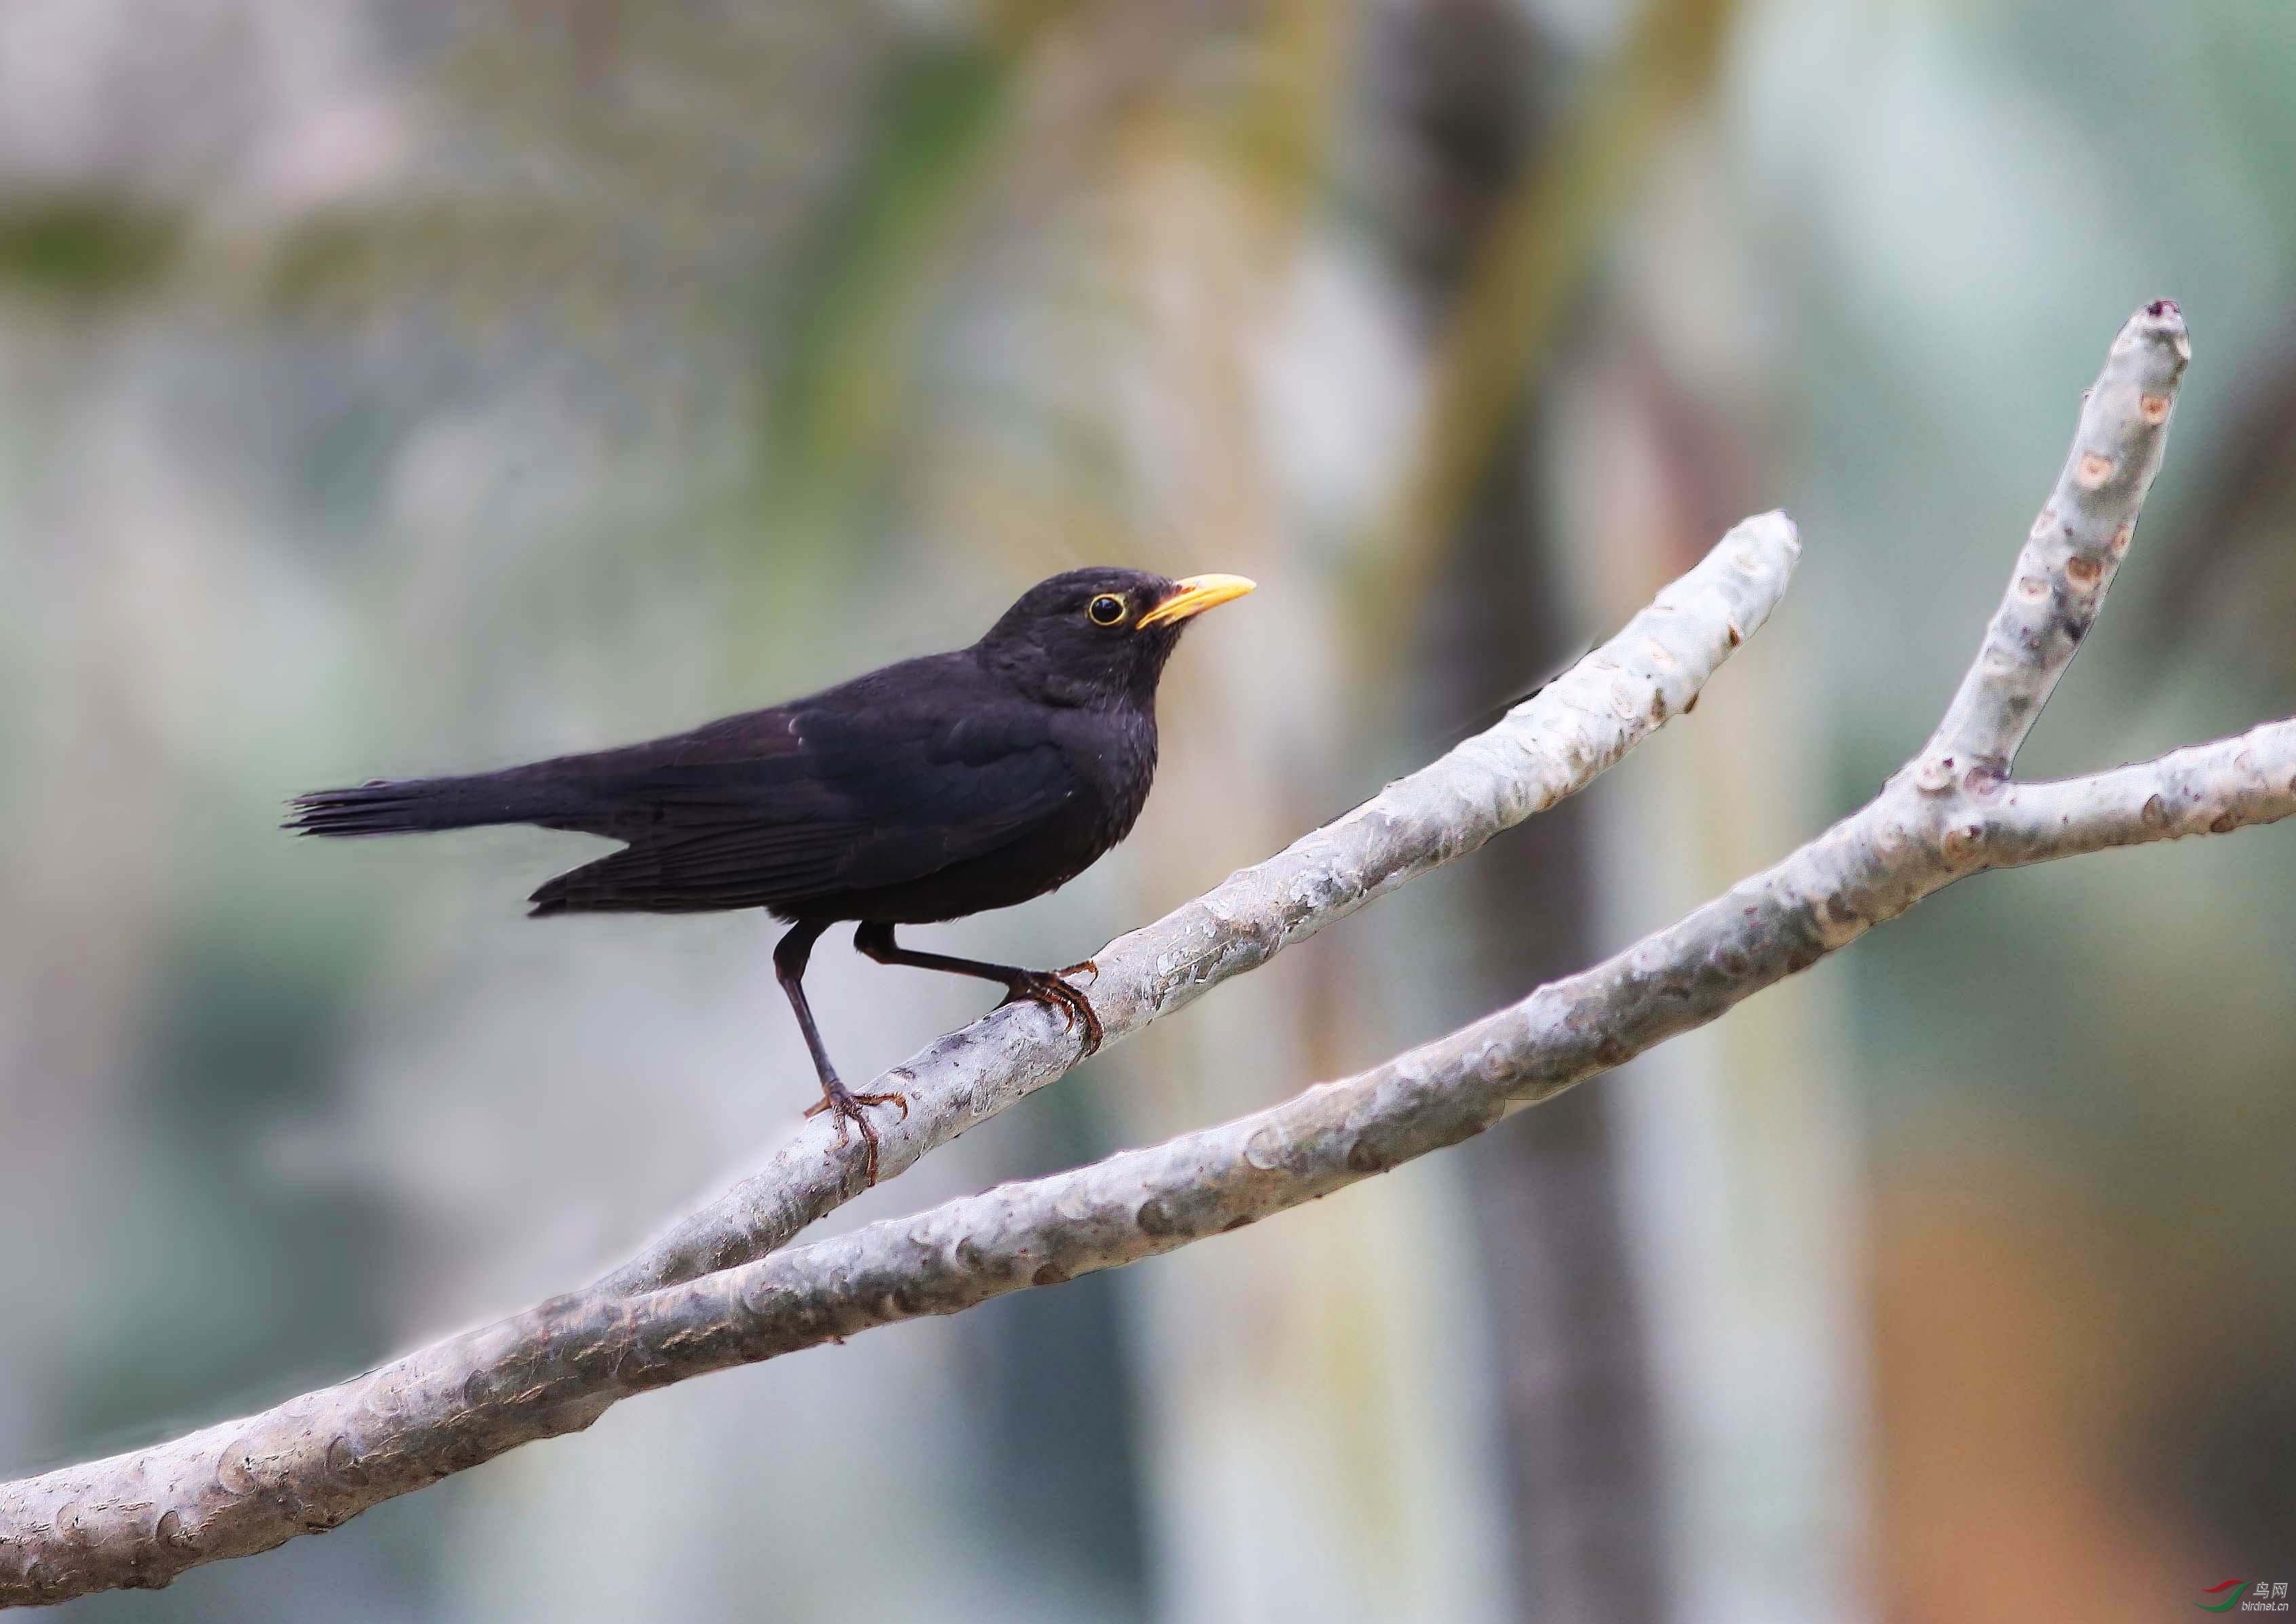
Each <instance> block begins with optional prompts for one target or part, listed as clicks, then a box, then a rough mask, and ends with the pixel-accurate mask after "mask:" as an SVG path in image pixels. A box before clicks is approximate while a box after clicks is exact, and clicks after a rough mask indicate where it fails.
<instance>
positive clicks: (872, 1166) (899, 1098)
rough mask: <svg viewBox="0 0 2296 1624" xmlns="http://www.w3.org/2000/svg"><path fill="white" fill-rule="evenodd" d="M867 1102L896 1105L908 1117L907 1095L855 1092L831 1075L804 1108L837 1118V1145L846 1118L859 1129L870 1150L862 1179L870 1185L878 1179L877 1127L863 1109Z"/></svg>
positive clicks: (814, 1114) (841, 1140)
mask: <svg viewBox="0 0 2296 1624" xmlns="http://www.w3.org/2000/svg"><path fill="white" fill-rule="evenodd" d="M868 1105H898V1106H899V1107H900V1108H901V1120H903V1121H905V1122H906V1120H908V1116H909V1096H908V1095H906V1094H856V1093H854V1092H853V1090H851V1089H850V1088H848V1087H846V1086H845V1085H844V1084H843V1083H840V1082H839V1081H838V1080H837V1079H835V1078H833V1077H831V1078H824V1079H822V1084H821V1097H820V1098H819V1099H817V1100H816V1101H815V1102H814V1103H812V1104H810V1105H808V1106H807V1107H806V1108H805V1114H806V1115H807V1116H808V1117H817V1116H819V1115H820V1114H821V1113H822V1112H823V1111H828V1112H829V1113H830V1114H831V1116H832V1117H833V1118H834V1119H835V1120H836V1122H837V1143H838V1144H839V1145H840V1146H842V1145H843V1144H845V1141H846V1137H847V1135H846V1131H845V1125H846V1124H847V1123H848V1122H850V1123H851V1124H853V1126H854V1127H856V1128H859V1129H860V1130H861V1143H862V1144H864V1145H865V1146H866V1147H867V1149H868V1152H869V1160H868V1169H867V1172H868V1177H867V1178H866V1180H865V1182H866V1183H868V1184H872V1185H873V1184H875V1183H876V1182H877V1130H876V1129H875V1128H873V1127H872V1126H871V1125H870V1122H869V1115H868V1112H867V1111H865V1110H864V1109H863V1107H864V1106H868Z"/></svg>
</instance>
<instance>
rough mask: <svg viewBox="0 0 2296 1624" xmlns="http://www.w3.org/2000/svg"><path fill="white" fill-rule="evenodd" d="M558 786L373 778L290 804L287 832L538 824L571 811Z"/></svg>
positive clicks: (494, 778) (490, 778)
mask: <svg viewBox="0 0 2296 1624" xmlns="http://www.w3.org/2000/svg"><path fill="white" fill-rule="evenodd" d="M565 801H566V796H565V793H564V791H562V790H561V789H559V788H558V787H557V786H554V785H550V784H546V783H533V782H521V781H519V780H517V779H514V778H511V777H509V776H507V775H492V774H490V775H481V776H479V777H473V778H407V779H401V780H399V781H397V782H390V781H387V780H384V779H380V778H378V779H374V780H373V781H371V782H369V783H362V784H359V785H357V786H356V787H354V788H350V789H343V790H314V791H312V792H311V793H310V794H308V795H298V796H297V797H295V799H294V800H291V801H290V802H288V803H287V804H288V806H289V807H290V808H292V809H291V812H290V813H289V815H288V817H287V821H286V822H285V823H284V824H281V825H280V826H281V827H282V828H285V829H291V830H293V831H294V832H295V833H298V834H324V835H361V834H419V833H425V832H427V831H430V830H434V829H472V828H477V827H480V826H481V825H483V824H527V823H534V822H537V821H539V820H541V819H544V818H547V817H550V816H553V815H555V814H558V813H561V812H563V811H564V810H566V807H565V804H564V803H565Z"/></svg>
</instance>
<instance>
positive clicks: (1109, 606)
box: [1085, 592, 1124, 626]
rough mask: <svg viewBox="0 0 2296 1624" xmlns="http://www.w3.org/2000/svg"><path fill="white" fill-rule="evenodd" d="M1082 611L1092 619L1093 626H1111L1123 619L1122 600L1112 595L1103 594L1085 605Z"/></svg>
mask: <svg viewBox="0 0 2296 1624" xmlns="http://www.w3.org/2000/svg"><path fill="white" fill-rule="evenodd" d="M1085 613H1086V614H1087V615H1089V616H1091V617H1092V623H1093V624H1094V625H1095V626H1113V625H1115V624H1116V623H1117V622H1118V621H1119V620H1121V619H1124V600H1123V599H1122V598H1119V597H1118V596H1117V595H1115V594H1113V593H1108V592H1103V593H1102V594H1101V595H1099V596H1098V597H1096V598H1095V599H1094V600H1093V601H1092V602H1091V603H1087V604H1086V605H1085Z"/></svg>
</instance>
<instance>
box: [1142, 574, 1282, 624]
mask: <svg viewBox="0 0 2296 1624" xmlns="http://www.w3.org/2000/svg"><path fill="white" fill-rule="evenodd" d="M1173 585H1174V586H1177V588H1178V590H1177V591H1176V592H1175V593H1173V594H1172V595H1171V596H1170V597H1169V598H1166V599H1165V600H1164V601H1163V602H1162V603H1159V604H1157V605H1156V607H1155V608H1153V609H1152V610H1150V611H1148V612H1147V613H1146V614H1144V615H1143V616H1141V617H1140V619H1139V623H1138V627H1137V629H1139V630H1141V631H1146V630H1147V629H1148V628H1149V627H1152V626H1163V625H1166V624H1167V623H1169V622H1170V621H1174V620H1185V619H1189V618H1191V617H1192V616H1195V615H1200V614H1201V613H1203V612H1204V611H1206V610H1207V609H1218V607H1219V606H1220V605H1221V604H1223V603H1231V602H1233V601H1234V600H1235V599H1237V598H1240V597H1242V595H1244V594H1245V593H1247V592H1250V591H1251V589H1252V587H1253V586H1256V585H1258V583H1257V582H1254V581H1248V580H1246V579H1244V578H1243V577H1242V576H1240V575H1192V576H1190V577H1188V578H1187V579H1186V580H1185V581H1176V582H1174V583H1173Z"/></svg>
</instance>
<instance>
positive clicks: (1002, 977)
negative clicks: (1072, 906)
mask: <svg viewBox="0 0 2296 1624" xmlns="http://www.w3.org/2000/svg"><path fill="white" fill-rule="evenodd" d="M853 945H854V946H855V947H858V948H859V949H860V950H861V951H862V952H863V953H864V954H865V955H866V956H869V957H870V958H873V959H875V960H876V961H877V962H878V963H879V964H906V965H907V966H908V967H909V968H910V969H912V970H939V971H942V972H946V973H947V974H949V975H970V976H978V977H979V978H980V980H984V981H996V982H998V983H1001V984H1002V985H1003V987H1004V988H1005V1003H1007V1004H1012V1003H1015V1002H1017V1001H1019V1000H1021V999H1022V998H1026V999H1028V1000H1029V1002H1030V1003H1032V1004H1042V1005H1046V1007H1047V1008H1050V1009H1056V1010H1058V1011H1059V1012H1060V1013H1061V1016H1062V1020H1064V1021H1066V1022H1067V1023H1068V1025H1069V1027H1070V1029H1071V1030H1073V1029H1075V1028H1076V1026H1077V1024H1078V1022H1079V1021H1081V1022H1082V1023H1083V1026H1084V1052H1085V1054H1087V1055H1090V1054H1093V1053H1094V1052H1095V1050H1097V1049H1098V1048H1099V1047H1100V1039H1101V1029H1100V1017H1099V1016H1098V1015H1097V1014H1095V1013H1094V1012H1093V1007H1092V1000H1091V999H1089V998H1087V997H1085V996H1084V994H1083V993H1082V992H1080V991H1079V990H1078V988H1076V987H1075V986H1074V985H1072V984H1071V983H1070V981H1069V980H1067V979H1066V978H1067V977H1069V976H1071V975H1075V974H1077V973H1078V972H1080V971H1085V970H1089V971H1091V972H1093V974H1094V975H1095V977H1097V976H1098V975H1099V974H1100V970H1099V967H1098V966H1097V965H1095V964H1093V963H1092V962H1091V961H1090V960H1089V959H1087V961H1086V962H1085V963H1083V964H1071V965H1070V966H1069V967H1068V968H1067V969H1066V970H1063V971H1061V972H1057V973H1055V972H1053V971H1049V970H1023V969H1021V967H1020V966H1019V965H1017V964H988V963H987V962H986V961H984V960H981V959H977V958H958V957H956V956H954V955H952V954H947V953H920V952H918V951H917V950H916V949H915V948H914V947H902V946H901V945H900V944H899V943H898V942H897V941H895V940H894V939H893V927H892V926H891V925H890V924H887V923H883V922H881V921H872V922H870V923H865V924H864V925H862V926H861V928H860V929H859V930H857V931H854V932H853Z"/></svg>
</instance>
